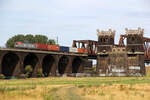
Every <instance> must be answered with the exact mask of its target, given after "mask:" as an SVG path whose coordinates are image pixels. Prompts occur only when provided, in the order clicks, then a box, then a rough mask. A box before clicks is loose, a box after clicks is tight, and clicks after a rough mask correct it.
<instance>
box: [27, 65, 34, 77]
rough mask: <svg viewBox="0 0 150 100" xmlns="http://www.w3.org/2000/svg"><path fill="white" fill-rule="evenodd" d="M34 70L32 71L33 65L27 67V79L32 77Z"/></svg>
mask: <svg viewBox="0 0 150 100" xmlns="http://www.w3.org/2000/svg"><path fill="white" fill-rule="evenodd" d="M32 71H33V69H32V66H31V65H27V66H26V67H25V74H26V75H27V77H29V76H30V74H31V73H32Z"/></svg>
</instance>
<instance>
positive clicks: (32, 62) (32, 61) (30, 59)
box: [24, 53, 38, 77]
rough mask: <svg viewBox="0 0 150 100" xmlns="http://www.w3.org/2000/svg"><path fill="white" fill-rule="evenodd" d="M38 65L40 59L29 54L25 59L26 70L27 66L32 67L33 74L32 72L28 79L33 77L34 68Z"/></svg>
mask: <svg viewBox="0 0 150 100" xmlns="http://www.w3.org/2000/svg"><path fill="white" fill-rule="evenodd" d="M37 63H38V57H37V56H36V55H35V54H33V53H29V54H28V55H27V56H26V57H25V59H24V69H25V67H26V66H27V65H30V66H31V67H32V72H30V74H29V76H28V77H32V74H33V72H34V68H35V66H36V64H37Z"/></svg>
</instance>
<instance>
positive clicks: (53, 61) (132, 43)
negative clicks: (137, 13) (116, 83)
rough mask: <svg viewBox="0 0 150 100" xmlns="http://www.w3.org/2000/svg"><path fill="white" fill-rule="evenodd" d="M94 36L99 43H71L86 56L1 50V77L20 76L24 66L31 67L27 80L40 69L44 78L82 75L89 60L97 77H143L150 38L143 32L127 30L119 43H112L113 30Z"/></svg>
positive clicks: (87, 41) (39, 51) (148, 55)
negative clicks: (92, 62) (94, 66)
mask: <svg viewBox="0 0 150 100" xmlns="http://www.w3.org/2000/svg"><path fill="white" fill-rule="evenodd" d="M97 33H98V41H95V40H74V41H73V44H72V47H76V48H85V49H86V50H88V53H87V54H84V53H83V54H82V53H81V54H79V53H70V52H52V51H42V50H28V49H12V48H0V74H3V75H5V76H20V75H23V74H24V73H25V66H26V65H31V66H32V69H33V71H32V74H31V76H30V77H36V76H37V72H38V70H39V69H42V72H43V74H44V76H45V77H48V76H61V75H64V74H72V73H84V69H85V67H86V66H88V67H92V64H91V63H89V60H88V59H95V60H97V66H96V70H97V75H98V76H144V75H145V63H150V48H149V42H150V38H148V37H144V29H141V28H138V29H137V30H132V29H126V33H125V34H121V35H120V39H119V44H115V43H114V38H115V31H114V30H111V29H109V30H108V31H103V30H102V31H99V30H97ZM125 42H126V43H125Z"/></svg>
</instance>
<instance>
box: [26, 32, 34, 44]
mask: <svg viewBox="0 0 150 100" xmlns="http://www.w3.org/2000/svg"><path fill="white" fill-rule="evenodd" d="M24 42H28V43H34V36H33V35H32V34H28V35H26V36H25V40H24Z"/></svg>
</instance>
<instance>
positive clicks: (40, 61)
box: [32, 54, 45, 77]
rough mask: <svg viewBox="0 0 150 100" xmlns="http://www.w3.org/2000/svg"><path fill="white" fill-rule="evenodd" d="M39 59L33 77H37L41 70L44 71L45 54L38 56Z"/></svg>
mask: <svg viewBox="0 0 150 100" xmlns="http://www.w3.org/2000/svg"><path fill="white" fill-rule="evenodd" d="M36 56H37V58H38V62H37V63H36V65H35V67H34V70H33V73H32V77H37V73H38V71H39V70H40V69H42V61H43V58H44V56H45V55H43V54H36Z"/></svg>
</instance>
